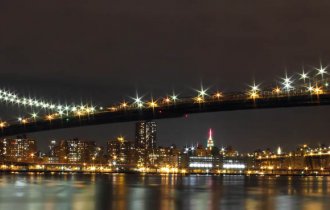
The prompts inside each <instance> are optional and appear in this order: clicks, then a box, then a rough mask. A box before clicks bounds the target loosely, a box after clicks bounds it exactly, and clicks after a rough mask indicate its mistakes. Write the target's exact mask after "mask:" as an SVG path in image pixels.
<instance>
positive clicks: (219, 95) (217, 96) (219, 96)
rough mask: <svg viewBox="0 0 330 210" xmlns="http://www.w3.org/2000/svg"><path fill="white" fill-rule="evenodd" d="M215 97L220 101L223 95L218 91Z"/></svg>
mask: <svg viewBox="0 0 330 210" xmlns="http://www.w3.org/2000/svg"><path fill="white" fill-rule="evenodd" d="M214 97H215V98H217V99H220V98H221V97H222V93H221V92H219V91H217V92H216V93H215V94H214Z"/></svg>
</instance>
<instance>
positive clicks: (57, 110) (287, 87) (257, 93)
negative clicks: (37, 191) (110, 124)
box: [0, 65, 329, 128]
mask: <svg viewBox="0 0 330 210" xmlns="http://www.w3.org/2000/svg"><path fill="white" fill-rule="evenodd" d="M326 69H327V67H323V66H322V65H321V66H320V68H316V69H315V70H316V71H317V72H316V73H314V74H313V75H312V72H305V71H304V70H303V71H302V73H297V74H296V75H294V76H290V77H289V76H288V75H287V74H286V75H285V77H283V78H280V82H279V83H280V86H276V87H275V88H273V89H272V90H271V92H272V94H275V95H280V94H289V93H290V92H291V91H293V90H294V89H298V88H297V86H296V87H295V85H294V82H295V80H294V77H296V76H298V77H299V78H298V79H297V80H298V81H303V86H302V89H301V90H303V91H304V93H309V94H311V95H320V94H323V93H324V87H328V86H329V84H328V82H327V81H328V79H327V78H325V75H328V72H327V71H326ZM319 77H321V80H319V79H320V78H319ZM260 86H261V85H260V84H256V83H255V82H254V83H253V84H252V85H251V86H249V87H250V89H249V90H247V91H246V95H247V97H248V98H251V99H257V98H260V97H262V94H261V93H262V90H261V88H260ZM298 87H299V86H298ZM208 90H209V88H206V89H204V88H203V86H201V89H200V90H196V92H197V93H198V94H197V96H196V97H194V98H192V99H191V102H193V103H204V102H205V101H207V99H209V98H212V99H221V98H223V97H224V96H225V94H223V93H222V92H220V91H216V92H215V93H213V94H209V93H208ZM142 98H143V97H139V96H138V94H137V95H136V97H135V98H131V99H132V100H133V101H132V102H131V103H129V102H126V101H124V102H122V103H120V104H119V105H115V106H111V107H107V109H106V110H103V107H93V106H86V105H85V106H83V105H81V106H67V105H55V104H51V103H46V102H43V101H40V100H33V99H28V98H20V97H18V96H17V95H15V94H13V93H10V92H8V91H4V90H0V100H2V101H5V102H11V103H16V104H19V105H25V106H33V107H37V108H44V109H49V110H51V111H54V113H53V114H48V115H46V116H44V119H46V120H49V121H51V120H54V119H57V118H62V117H63V116H64V115H65V116H66V117H70V116H79V117H80V116H84V115H89V114H95V113H98V112H102V111H113V112H114V111H119V110H125V109H135V108H137V109H143V108H152V109H154V108H156V107H160V106H162V105H170V104H175V103H176V102H177V101H181V100H182V99H180V98H179V95H177V94H175V93H173V94H172V95H168V96H167V97H165V98H161V99H156V100H154V99H153V98H152V99H151V100H150V101H143V100H142ZM185 100H187V99H185ZM188 100H189V99H188ZM189 102H190V101H189ZM37 118H39V117H38V116H37V114H36V113H32V114H31V116H30V117H25V118H24V117H19V118H18V121H19V122H21V123H23V124H25V123H30V122H33V121H35V120H36V119H37ZM7 125H8V123H6V122H4V121H0V128H4V127H6V126H7Z"/></svg>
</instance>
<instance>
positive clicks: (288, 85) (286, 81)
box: [282, 75, 294, 92]
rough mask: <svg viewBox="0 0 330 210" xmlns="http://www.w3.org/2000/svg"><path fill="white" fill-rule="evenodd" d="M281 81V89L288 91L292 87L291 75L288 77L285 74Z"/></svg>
mask: <svg viewBox="0 0 330 210" xmlns="http://www.w3.org/2000/svg"><path fill="white" fill-rule="evenodd" d="M282 79H283V82H282V85H283V89H284V90H286V91H287V92H289V91H290V90H292V89H294V88H293V86H292V83H293V81H292V80H291V77H288V75H285V78H282Z"/></svg>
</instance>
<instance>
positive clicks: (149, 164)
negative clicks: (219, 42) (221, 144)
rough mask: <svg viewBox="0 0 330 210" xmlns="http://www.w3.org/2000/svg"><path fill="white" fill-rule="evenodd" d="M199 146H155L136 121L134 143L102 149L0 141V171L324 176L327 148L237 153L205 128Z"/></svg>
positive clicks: (149, 125) (148, 124) (153, 135)
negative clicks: (205, 136) (218, 143)
mask: <svg viewBox="0 0 330 210" xmlns="http://www.w3.org/2000/svg"><path fill="white" fill-rule="evenodd" d="M204 142H205V146H203V145H202V144H196V145H193V146H190V147H184V148H182V149H180V148H178V147H176V146H175V145H171V146H169V147H161V146H157V125H156V123H155V122H153V121H141V122H137V123H136V129H135V141H128V140H127V139H125V138H124V137H123V136H119V137H117V138H115V139H111V140H109V141H107V143H106V147H103V146H98V145H97V144H96V143H95V142H94V141H88V140H82V139H68V140H60V141H56V140H51V141H50V143H49V148H48V151H47V152H46V153H42V152H39V151H38V150H37V146H36V140H34V139H30V138H27V137H26V136H19V137H17V138H11V139H8V138H5V139H1V140H0V170H32V171H33V170H36V171H40V170H41V171H83V172H84V171H95V172H151V173H158V172H159V173H219V174H221V173H223V174H243V173H244V174H313V173H315V174H318V173H320V174H321V173H323V174H324V173H330V147H328V146H325V145H321V146H320V147H318V148H310V147H308V146H307V145H302V146H299V147H298V149H297V150H296V151H291V152H287V153H286V152H283V151H282V149H281V148H280V147H279V148H277V150H276V151H271V150H257V151H254V152H252V153H247V154H240V153H239V152H238V151H236V150H235V149H233V148H232V147H231V146H227V147H225V148H218V147H217V146H216V145H215V143H214V140H213V136H212V130H211V129H210V130H209V137H208V139H205V140H204Z"/></svg>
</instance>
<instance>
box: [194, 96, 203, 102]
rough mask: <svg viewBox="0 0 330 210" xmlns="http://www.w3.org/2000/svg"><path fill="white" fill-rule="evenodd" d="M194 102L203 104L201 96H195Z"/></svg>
mask: <svg viewBox="0 0 330 210" xmlns="http://www.w3.org/2000/svg"><path fill="white" fill-rule="evenodd" d="M195 102H197V103H203V102H204V99H203V98H202V97H201V96H197V97H196V98H195Z"/></svg>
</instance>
